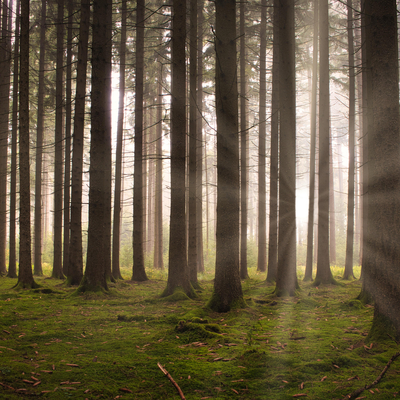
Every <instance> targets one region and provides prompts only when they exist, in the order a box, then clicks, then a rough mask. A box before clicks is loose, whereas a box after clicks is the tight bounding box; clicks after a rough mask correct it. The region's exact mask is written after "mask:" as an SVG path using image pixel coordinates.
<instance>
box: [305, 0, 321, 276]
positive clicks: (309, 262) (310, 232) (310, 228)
mask: <svg viewBox="0 0 400 400" xmlns="http://www.w3.org/2000/svg"><path fill="white" fill-rule="evenodd" d="M318 2H319V0H314V36H313V70H312V87H311V121H310V128H311V130H310V187H309V194H308V225H307V257H306V270H305V273H304V280H305V281H310V280H312V270H313V244H314V243H313V242H314V200H315V150H316V149H315V144H316V136H317V81H318Z"/></svg>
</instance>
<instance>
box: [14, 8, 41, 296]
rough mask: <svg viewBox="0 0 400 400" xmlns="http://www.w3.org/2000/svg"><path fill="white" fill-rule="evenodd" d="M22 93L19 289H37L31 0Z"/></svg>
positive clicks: (24, 17) (25, 21)
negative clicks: (32, 190) (31, 135)
mask: <svg viewBox="0 0 400 400" xmlns="http://www.w3.org/2000/svg"><path fill="white" fill-rule="evenodd" d="M20 40H21V48H20V54H21V56H20V62H21V66H20V74H19V77H20V91H19V182H20V191H19V193H20V195H19V199H20V200H19V205H20V210H19V271H18V282H17V285H16V286H17V287H23V288H34V287H36V286H37V284H36V282H35V281H34V279H33V274H32V261H31V260H32V256H31V206H30V196H31V193H30V171H29V0H22V1H21V36H20Z"/></svg>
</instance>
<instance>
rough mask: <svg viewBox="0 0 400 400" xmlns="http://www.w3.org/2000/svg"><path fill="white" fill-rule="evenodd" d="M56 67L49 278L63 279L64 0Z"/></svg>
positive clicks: (60, 9)
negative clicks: (52, 255)
mask: <svg viewBox="0 0 400 400" xmlns="http://www.w3.org/2000/svg"><path fill="white" fill-rule="evenodd" d="M57 4H58V8H57V10H58V11H57V65H56V126H55V134H54V143H55V145H54V147H55V153H54V258H53V272H52V274H51V276H52V277H53V278H56V279H63V278H64V275H63V271H62V217H63V203H62V199H63V154H62V152H63V107H64V102H63V85H64V81H63V75H64V73H63V70H64V21H63V20H64V0H59V1H58V2H57Z"/></svg>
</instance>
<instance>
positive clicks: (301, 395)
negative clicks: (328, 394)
mask: <svg viewBox="0 0 400 400" xmlns="http://www.w3.org/2000/svg"><path fill="white" fill-rule="evenodd" d="M306 396H307V395H306V394H305V393H298V394H294V395H293V397H296V398H297V397H306Z"/></svg>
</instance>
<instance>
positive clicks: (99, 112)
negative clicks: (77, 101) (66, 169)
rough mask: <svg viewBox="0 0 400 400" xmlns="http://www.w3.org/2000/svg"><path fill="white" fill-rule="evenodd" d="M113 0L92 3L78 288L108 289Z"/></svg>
mask: <svg viewBox="0 0 400 400" xmlns="http://www.w3.org/2000/svg"><path fill="white" fill-rule="evenodd" d="M111 9H112V7H111V1H110V0H98V1H96V2H95V3H94V5H93V28H92V30H93V39H92V95H91V100H92V110H91V142H90V187H89V228H88V246H87V261H86V269H85V274H84V277H83V279H82V282H81V285H80V287H79V289H78V290H79V291H89V290H90V291H106V290H108V285H107V270H106V261H105V257H106V251H105V240H106V236H107V235H106V232H105V227H106V226H107V217H106V212H107V204H106V203H107V192H108V189H107V188H106V187H105V186H106V182H107V181H108V179H107V171H106V162H105V159H106V157H109V155H108V154H107V152H108V151H109V146H108V144H107V138H108V132H107V124H108V121H107V109H108V107H110V98H108V97H107V95H108V90H107V80H108V79H109V76H108V72H109V67H108V65H107V64H109V63H110V61H111V60H110V59H108V55H109V54H108V51H107V49H106V46H105V45H104V44H105V43H106V42H107V40H108V39H109V35H108V33H107V30H108V29H111V26H109V23H108V22H109V20H108V13H111Z"/></svg>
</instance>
